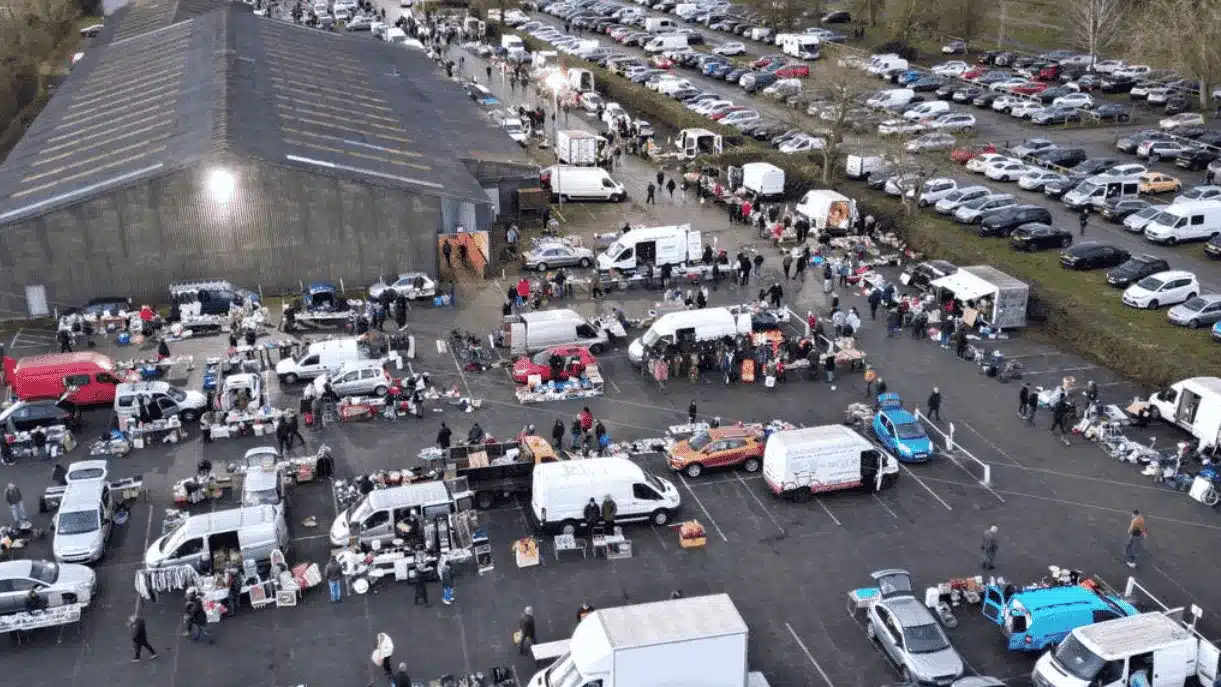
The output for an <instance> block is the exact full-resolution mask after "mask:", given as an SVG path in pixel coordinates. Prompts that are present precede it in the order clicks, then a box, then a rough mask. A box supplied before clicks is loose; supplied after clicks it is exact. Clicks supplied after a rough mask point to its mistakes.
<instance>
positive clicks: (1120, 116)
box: [1092, 103, 1132, 122]
mask: <svg viewBox="0 0 1221 687" xmlns="http://www.w3.org/2000/svg"><path fill="white" fill-rule="evenodd" d="M1092 114H1093V115H1094V116H1095V117H1097V118H1098V119H1100V120H1103V121H1116V122H1126V121H1128V120H1130V119H1132V108H1130V107H1128V106H1126V105H1120V104H1119V103H1102V104H1100V105H1098V106H1097V107H1095V108H1094V109H1093V110H1092Z"/></svg>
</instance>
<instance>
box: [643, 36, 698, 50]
mask: <svg viewBox="0 0 1221 687" xmlns="http://www.w3.org/2000/svg"><path fill="white" fill-rule="evenodd" d="M689 45H690V42H689V41H688V40H687V35H686V34H682V33H668V34H665V35H662V36H656V37H654V38H653V39H652V40H650V41H649V42H648V43H645V44H644V51H645V52H647V53H658V52H665V51H667V50H682V49H683V48H686V47H688V46H689Z"/></svg>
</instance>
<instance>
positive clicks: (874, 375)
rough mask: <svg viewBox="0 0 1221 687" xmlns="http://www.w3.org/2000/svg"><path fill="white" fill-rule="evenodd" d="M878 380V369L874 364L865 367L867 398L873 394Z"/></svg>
mask: <svg viewBox="0 0 1221 687" xmlns="http://www.w3.org/2000/svg"><path fill="white" fill-rule="evenodd" d="M877 381H878V371H877V370H875V369H873V366H872V365H868V366H866V367H865V398H869V397H870V396H872V395H873V385H874V384H875V383H876V382H877Z"/></svg>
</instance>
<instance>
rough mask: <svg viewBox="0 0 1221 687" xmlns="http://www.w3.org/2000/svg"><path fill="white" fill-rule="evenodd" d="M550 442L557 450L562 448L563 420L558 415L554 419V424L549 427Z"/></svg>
mask: <svg viewBox="0 0 1221 687" xmlns="http://www.w3.org/2000/svg"><path fill="white" fill-rule="evenodd" d="M551 444H552V445H553V446H554V447H555V449H556V450H557V451H558V450H562V449H563V448H564V421H563V420H561V419H559V418H558V417H557V418H556V419H555V425H554V426H552V428H551Z"/></svg>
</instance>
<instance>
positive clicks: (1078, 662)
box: [1055, 634, 1106, 682]
mask: <svg viewBox="0 0 1221 687" xmlns="http://www.w3.org/2000/svg"><path fill="white" fill-rule="evenodd" d="M1055 659H1056V663H1059V664H1060V667H1061V668H1063V669H1064V670H1065V671H1067V672H1068V673H1069V674H1070V675H1072V676H1074V677H1076V678H1078V679H1080V680H1084V681H1085V682H1089V681H1091V680H1093V679H1094V676H1096V675H1098V671H1100V670H1102V667H1103V666H1104V665H1106V661H1104V660H1103V659H1102V658H1101V657H1100V656H1098V655H1096V654H1095V653H1094V652H1092V651H1090V650H1089V649H1087V648H1085V647H1084V646H1083V645H1082V644H1081V642H1080V641H1079V640H1078V639H1077V637H1076V635H1071V634H1070V635H1069V636H1068V637H1066V638H1065V639H1064V641H1063V642H1061V643H1060V646H1059V647H1057V648H1056V653H1055Z"/></svg>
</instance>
